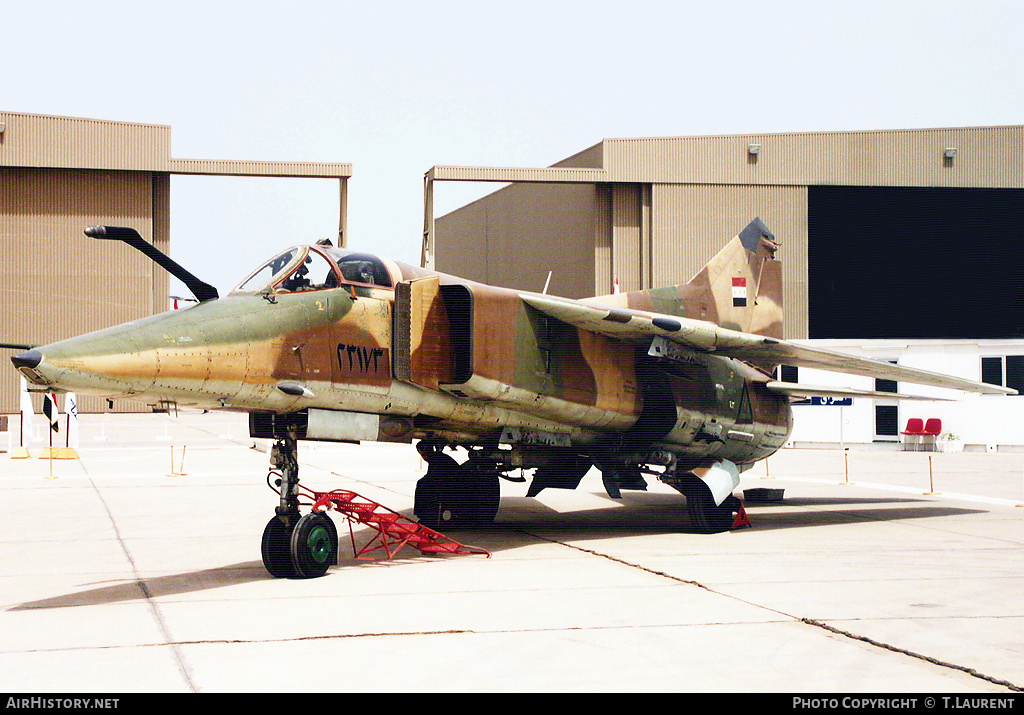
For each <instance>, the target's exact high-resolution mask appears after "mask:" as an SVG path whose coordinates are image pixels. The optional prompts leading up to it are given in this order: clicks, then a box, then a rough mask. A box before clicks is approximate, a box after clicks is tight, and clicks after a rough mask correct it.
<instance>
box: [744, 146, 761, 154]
mask: <svg viewBox="0 0 1024 715" xmlns="http://www.w3.org/2000/svg"><path fill="white" fill-rule="evenodd" d="M747 153H748V154H750V155H751V156H757V155H758V154H760V153H761V145H760V144H747Z"/></svg>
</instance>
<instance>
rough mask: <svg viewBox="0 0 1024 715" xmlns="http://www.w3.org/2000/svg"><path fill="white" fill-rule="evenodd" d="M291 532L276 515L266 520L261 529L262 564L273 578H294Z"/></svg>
mask: <svg viewBox="0 0 1024 715" xmlns="http://www.w3.org/2000/svg"><path fill="white" fill-rule="evenodd" d="M291 536H292V535H291V532H290V531H289V530H288V527H287V526H285V525H284V522H282V521H281V520H280V519H279V518H278V517H276V516H275V517H274V518H273V519H271V520H270V521H268V522H267V526H266V528H265V529H263V542H262V544H261V546H260V551H261V552H262V554H263V565H264V566H265V567H266V569H267V573H269V574H270V575H271V576H273V577H274V578H295V576H296V571H295V566H293V565H292V554H291Z"/></svg>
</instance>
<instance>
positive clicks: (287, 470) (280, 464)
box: [260, 428, 338, 578]
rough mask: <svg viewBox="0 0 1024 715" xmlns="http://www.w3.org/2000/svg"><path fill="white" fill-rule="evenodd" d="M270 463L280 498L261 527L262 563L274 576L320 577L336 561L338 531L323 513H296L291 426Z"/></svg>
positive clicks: (294, 442) (294, 448)
mask: <svg viewBox="0 0 1024 715" xmlns="http://www.w3.org/2000/svg"><path fill="white" fill-rule="evenodd" d="M270 463H271V465H272V466H273V467H274V468H275V469H277V470H279V471H278V472H277V473H278V475H279V477H278V479H277V484H276V486H277V489H278V491H279V493H280V495H281V501H280V503H279V504H278V506H277V508H276V509H275V510H274V511H275V515H274V518H272V519H271V520H270V521H269V522H267V526H266V528H264V529H263V541H262V543H261V545H260V552H261V554H262V556H263V565H264V566H265V567H266V569H267V573H269V574H270V575H271V576H273V577H274V578H317V577H319V576H323V575H324V574H325V573H327V569H328V568H330V567H331V565H332V564H334V563H337V560H338V530H337V528H335V526H334V522H333V521H331V518H330V517H329V516H327V514H324V513H323V512H319V511H314V512H311V513H309V514H306V515H305V516H300V514H299V461H298V440H297V439H296V436H295V429H294V428H290V429H289V431H288V436H287V437H283V438H281V439H279V440H277V442H276V443H275V444H274V448H273V450H271V453H270ZM271 473H272V474H273V473H274V472H271Z"/></svg>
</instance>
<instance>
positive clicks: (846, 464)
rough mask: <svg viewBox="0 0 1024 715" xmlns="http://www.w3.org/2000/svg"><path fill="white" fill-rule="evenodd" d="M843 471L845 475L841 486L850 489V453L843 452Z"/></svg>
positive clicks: (851, 484)
mask: <svg viewBox="0 0 1024 715" xmlns="http://www.w3.org/2000/svg"><path fill="white" fill-rule="evenodd" d="M843 469H844V470H845V473H846V480H845V481H844V482H843V486H846V487H852V486H853V485H854V483H853V482H851V481H850V452H849V451H848V450H843Z"/></svg>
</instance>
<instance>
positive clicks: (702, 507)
mask: <svg viewBox="0 0 1024 715" xmlns="http://www.w3.org/2000/svg"><path fill="white" fill-rule="evenodd" d="M701 487H703V488H701ZM739 506H740V500H739V499H737V498H736V497H735V496H733V495H731V494H730V495H729V496H727V497H726V498H725V501H723V502H722V503H721V504H720V505H716V504H715V499H714V497H712V496H711V490H710V489H708V488H707V486H706V485H700V486H699V487H697V488H694V489H691V490H689V491H687V493H686V507H687V509H688V510H689V512H690V521H691V522H692V523H693V526H694V528H695V529H697V531H699V532H701V533H702V534H717V533H719V532H722V531H728V530H729V529H731V528H732V525H733V521H734V520H735V518H736V512H737V511H738V510H739Z"/></svg>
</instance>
